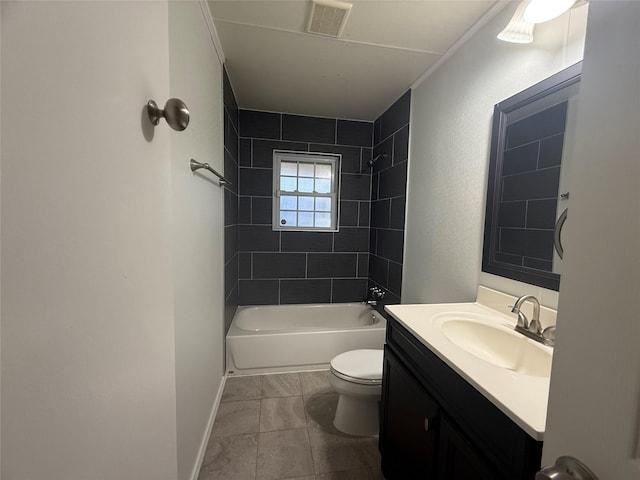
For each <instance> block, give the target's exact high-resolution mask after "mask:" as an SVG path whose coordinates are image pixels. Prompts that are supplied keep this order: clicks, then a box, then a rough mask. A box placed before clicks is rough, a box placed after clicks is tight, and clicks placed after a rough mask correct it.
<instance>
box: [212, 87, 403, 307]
mask: <svg viewBox="0 0 640 480" xmlns="http://www.w3.org/2000/svg"><path fill="white" fill-rule="evenodd" d="M409 105H410V92H407V93H406V94H405V95H403V96H402V97H401V98H400V99H399V100H398V101H397V102H396V103H394V105H392V106H391V107H389V109H388V110H387V111H386V112H385V113H384V114H383V115H381V117H380V118H379V119H378V120H377V121H376V122H375V123H373V122H361V121H351V120H341V119H335V118H320V117H308V116H300V115H290V114H286V113H277V112H262V111H255V110H243V109H240V110H239V116H238V117H239V118H238V125H239V129H238V132H239V137H240V138H239V148H238V164H239V166H238V170H239V173H238V183H239V190H238V202H239V203H238V211H237V226H236V224H233V223H231V224H229V225H228V226H227V227H226V233H227V235H226V236H225V243H227V242H232V241H233V239H234V235H236V234H237V252H238V254H237V260H238V277H237V278H238V279H239V280H238V284H237V285H238V298H237V300H238V303H237V304H239V305H278V304H294V303H339V302H359V301H361V300H363V298H364V297H365V295H366V290H367V287H368V286H372V285H377V286H381V287H383V288H385V290H387V298H386V301H385V303H398V302H399V301H400V288H401V275H402V251H403V243H404V233H403V231H404V204H405V195H406V193H405V192H406V172H407V169H406V166H407V157H408V155H407V152H408V129H409V126H408V123H409ZM228 123H231V124H233V122H228ZM230 130H232V129H230ZM231 133H233V132H232V131H231ZM374 142H375V143H374ZM374 145H375V151H374ZM274 150H290V151H302V152H318V153H340V154H341V155H342V162H341V178H340V182H341V186H340V216H339V231H338V232H281V231H274V230H273V229H272V226H271V224H272V218H271V215H272V201H273V196H272V194H273V151H274ZM378 154H385V156H384V157H380V158H379V159H378V160H377V162H376V163H375V166H374V168H373V170H372V169H370V168H369V167H368V166H367V162H368V161H370V160H371V159H373V158H375V157H376V156H377V155H378ZM230 166H231V168H233V166H232V165H230ZM225 173H226V170H225ZM372 173H373V174H372ZM372 179H373V182H372ZM227 198H228V200H229V201H233V196H232V193H230V194H229V195H228V197H227ZM372 201H373V205H375V207H374V209H373V210H372ZM228 210H230V209H229V208H225V212H227V211H228ZM231 216H232V217H233V215H231ZM234 220H235V219H234ZM236 229H237V230H236ZM225 250H226V252H227V256H228V259H227V261H228V263H227V265H228V267H230V268H233V261H234V260H233V255H234V249H233V248H226V249H225ZM226 276H228V277H233V276H234V272H230V271H228V272H226ZM225 283H227V282H225ZM228 295H231V298H233V295H234V293H233V289H231V290H230V291H229V293H228Z"/></svg>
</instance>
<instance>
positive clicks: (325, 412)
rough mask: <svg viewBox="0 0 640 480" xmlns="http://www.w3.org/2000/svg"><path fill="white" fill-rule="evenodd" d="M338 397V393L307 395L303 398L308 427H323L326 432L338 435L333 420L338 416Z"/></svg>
mask: <svg viewBox="0 0 640 480" xmlns="http://www.w3.org/2000/svg"><path fill="white" fill-rule="evenodd" d="M338 396H339V395H338V394H337V393H326V394H319V395H310V396H307V395H305V396H304V397H303V398H304V410H305V413H306V415H307V425H308V426H309V427H322V428H323V429H324V430H327V431H330V432H334V433H337V430H336V428H335V427H334V426H333V419H334V417H335V416H336V407H337V406H338Z"/></svg>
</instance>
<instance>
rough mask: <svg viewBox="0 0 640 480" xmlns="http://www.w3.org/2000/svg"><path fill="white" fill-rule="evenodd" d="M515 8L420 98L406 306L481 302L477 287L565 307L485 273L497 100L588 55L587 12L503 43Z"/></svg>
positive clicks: (415, 98) (415, 112)
mask: <svg viewBox="0 0 640 480" xmlns="http://www.w3.org/2000/svg"><path fill="white" fill-rule="evenodd" d="M511 3H512V5H509V6H508V7H506V8H505V9H503V10H502V11H500V12H499V13H498V14H497V15H496V17H494V18H493V19H492V20H491V21H489V22H488V23H487V24H486V25H485V26H484V27H482V28H481V29H480V30H479V31H478V33H476V34H475V35H474V36H473V37H472V38H471V39H470V40H469V41H468V42H467V43H466V44H464V45H463V46H462V47H461V48H460V49H459V50H458V51H457V52H456V53H454V54H453V55H452V56H451V57H450V58H449V59H448V60H447V61H446V62H445V63H443V64H442V65H441V66H440V68H438V69H437V70H435V72H433V73H432V74H431V75H430V76H429V77H427V78H426V79H425V80H424V81H423V82H422V83H421V84H419V85H418V86H417V87H415V88H414V90H413V92H412V103H411V146H410V159H409V179H408V192H407V195H408V197H407V222H406V239H405V261H404V272H403V286H402V301H403V303H438V302H461V301H473V300H475V297H476V291H477V287H478V284H479V283H482V284H483V285H486V286H491V287H494V288H499V289H501V290H503V291H506V292H507V293H511V294H516V295H518V294H522V293H526V292H529V291H532V292H533V293H535V294H537V295H538V298H541V300H542V301H543V303H545V304H546V305H551V306H554V305H555V304H556V303H557V294H556V293H555V292H550V291H543V290H544V289H538V288H537V287H531V286H527V285H526V284H521V283H519V282H514V281H510V280H507V279H501V278H499V277H495V276H493V275H488V274H482V276H481V275H480V269H481V258H482V241H483V239H482V233H483V228H484V213H485V212H484V208H485V197H486V184H487V172H488V164H489V146H490V138H491V118H492V115H493V106H494V105H495V104H496V103H498V102H500V101H502V100H504V99H506V98H508V97H510V96H512V95H514V94H515V93H517V92H519V91H521V90H523V89H525V88H527V87H529V86H531V85H533V84H535V83H537V82H539V81H541V80H543V79H544V78H546V77H548V76H550V75H552V74H554V73H556V72H558V71H560V70H562V69H563V68H565V67H567V66H569V65H572V64H574V63H576V62H577V61H579V60H580V59H581V58H582V49H583V42H584V27H585V24H586V7H582V8H580V9H576V10H572V11H571V12H570V13H566V14H564V15H563V16H562V17H560V18H558V19H556V20H554V21H552V22H549V23H547V24H543V25H537V26H536V31H535V41H534V43H533V44H531V45H517V44H511V43H505V42H502V41H500V40H497V39H496V38H495V37H496V35H497V34H498V32H500V31H501V30H502V29H503V28H504V27H505V26H506V24H507V23H508V21H509V19H510V18H511V16H512V14H513V11H514V10H515V7H516V5H517V2H511Z"/></svg>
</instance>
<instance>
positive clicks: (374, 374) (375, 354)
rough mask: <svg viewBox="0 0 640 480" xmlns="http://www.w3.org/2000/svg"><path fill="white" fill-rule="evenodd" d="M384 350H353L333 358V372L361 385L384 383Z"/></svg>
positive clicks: (343, 378) (339, 376)
mask: <svg viewBox="0 0 640 480" xmlns="http://www.w3.org/2000/svg"><path fill="white" fill-rule="evenodd" d="M382 358H383V351H382V350H369V349H363V350H352V351H350V352H345V353H341V354H340V355H338V356H336V357H335V358H334V359H333V360H331V367H330V368H331V373H333V374H334V375H335V376H336V377H338V378H341V379H342V380H345V381H347V382H351V383H357V384H360V385H381V384H382Z"/></svg>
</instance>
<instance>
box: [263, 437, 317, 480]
mask: <svg viewBox="0 0 640 480" xmlns="http://www.w3.org/2000/svg"><path fill="white" fill-rule="evenodd" d="M309 475H313V461H312V459H311V451H310V448H309V437H308V434H307V430H306V429H304V428H300V429H296V430H281V431H278V432H266V433H261V434H260V436H259V437H258V467H257V479H258V480H279V479H283V478H295V477H296V476H297V477H304V476H309Z"/></svg>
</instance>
